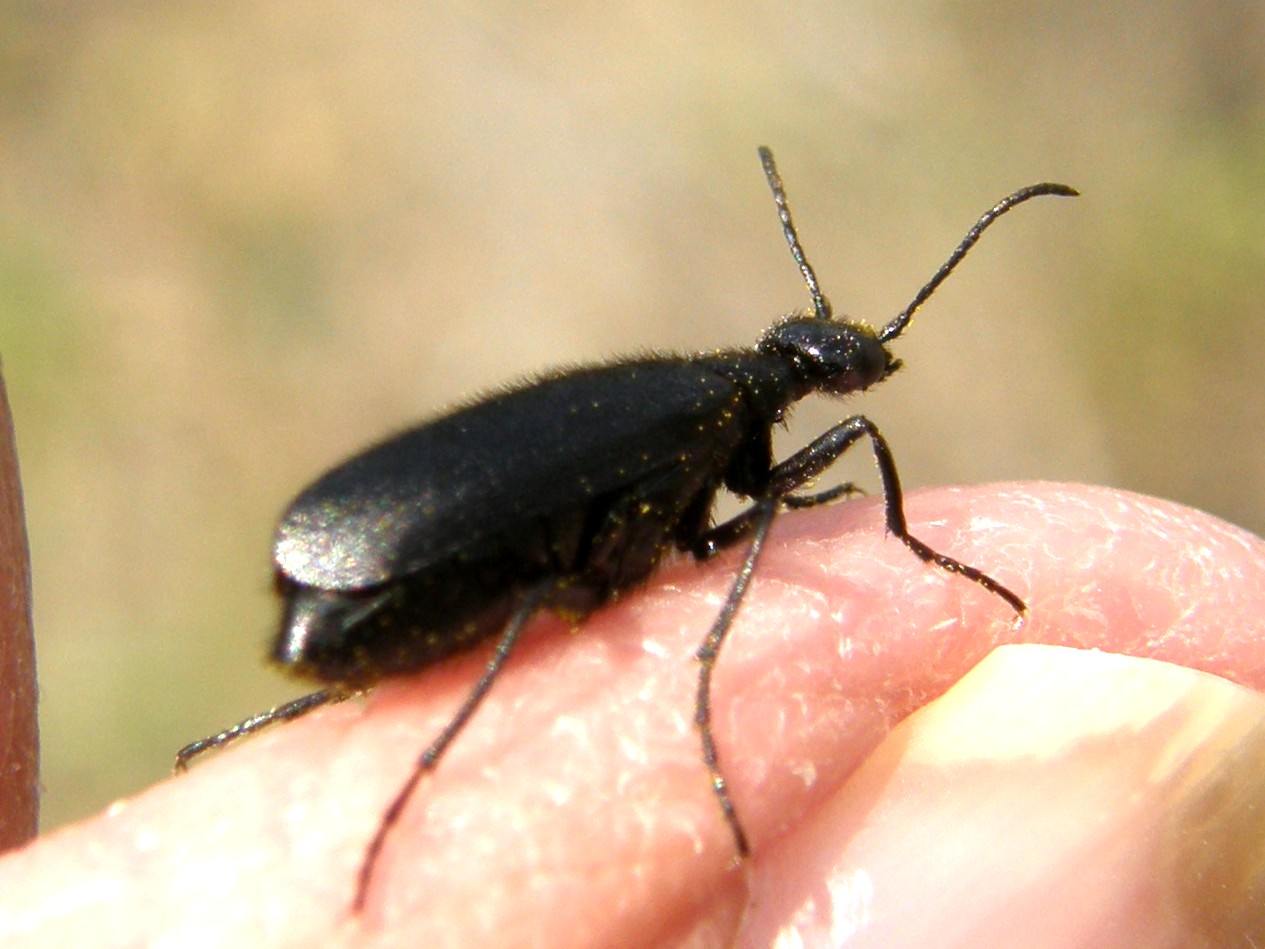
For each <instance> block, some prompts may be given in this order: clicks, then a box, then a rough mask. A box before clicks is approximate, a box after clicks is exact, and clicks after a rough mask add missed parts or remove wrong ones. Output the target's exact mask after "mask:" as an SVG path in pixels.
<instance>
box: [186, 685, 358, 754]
mask: <svg viewBox="0 0 1265 949" xmlns="http://www.w3.org/2000/svg"><path fill="white" fill-rule="evenodd" d="M356 694H357V692H356V691H355V690H345V689H321V691H319V692H312V693H310V694H308V695H303V696H300V697H299V698H297V699H294V700H293V701H290V702H286V703H285V704H284V705H278V706H277V707H276V708H272V709H269V710H268V711H266V712H261V713H260V714H258V715H252V716H251V717H250V718H248V719H246V720H245V721H241V722H238V723H237V724H236V725H234V726H233V727H232V728H226V729H224V731H222V732H220V733H219V734H218V735H212V736H211V737H210V738H202V739H199V740H198V741H194V742H190V743H189V744H187V745H185V746H184V747H183V748H181V749H180V750H179V751H177V752H176V765H175V768H174V770H175V772H176V773H177V774H179V773H180V772H182V771H185V770H187V769H188V767H189V762H191V761H192V760H193V759H194V758H199V757H201V756H202V755H203V754H205V753H206V752H208V751H211V750H213V749H216V748H223V747H224V746H225V745H231V744H232V743H233V742H235V741H237V740H238V739H240V738H245V737H246V736H247V735H253V734H254V733H255V732H257V731H259V730H260V729H262V728H267V727H268V726H269V725H274V724H276V723H277V722H288V721H291V720H292V719H296V718H300V717H302V716H304V715H306V714H307V713H308V712H310V711H312V710H313V709H317V708H320V707H321V706H322V705H329V704H331V703H333V702H342V701H344V700H346V699H349V698H351V697H352V696H353V695H356Z"/></svg>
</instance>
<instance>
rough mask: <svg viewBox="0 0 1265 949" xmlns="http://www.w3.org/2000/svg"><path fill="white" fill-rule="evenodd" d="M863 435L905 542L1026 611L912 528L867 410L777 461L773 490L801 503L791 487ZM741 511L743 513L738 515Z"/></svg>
mask: <svg viewBox="0 0 1265 949" xmlns="http://www.w3.org/2000/svg"><path fill="white" fill-rule="evenodd" d="M863 437H868V438H869V439H870V445H871V446H872V448H873V450H874V461H875V462H876V463H877V465H878V473H879V478H880V479H881V480H882V482H883V511H884V514H885V518H886V521H887V529H888V531H890V532H891V533H893V534H895V535H896V536H897V537H899V538H900V540H901V543H903V544H904V545H905V546H906V547H908V548H909V549H910V550H912V551H913V552H914V553H915V554H917V555H918V556H919V557H920V558H921V559H922V560H925V561H926V562H927V563H932V564H935V565H936V566H937V567H940V568H941V569H942V570H947V571H949V573H956V574H959V575H960V576H962V577H965V578H966V579H967V580H970V581H972V582H973V583H977V584H979V585H980V586H982V587H983V588H984V589H985V590H987V591H988V592H989V593H992V594H993V595H995V596H999V597H1001V598H1002V599H1003V600H1005V601H1006V603H1008V604H1009V605H1010V607H1011V608H1012V609H1013V610H1014V611H1015V612H1016V613H1018V614H1019V615H1020V616H1023V615H1024V614H1026V613H1027V611H1028V607H1027V605H1026V604H1025V603H1024V602H1023V600H1022V599H1021V598H1020V597H1019V596H1018V595H1017V594H1015V593H1014V592H1012V591H1011V590H1010V589H1008V588H1007V587H1006V586H1004V585H1003V584H1001V583H999V582H998V581H996V580H994V579H993V578H992V577H990V576H989V575H988V574H986V573H984V571H982V570H980V569H978V568H977V567H972V566H971V565H970V564H965V563H962V562H961V561H960V560H954V559H953V558H952V557H950V556H948V555H946V554H942V553H940V552H939V551H937V550H933V549H932V548H931V547H928V546H927V545H926V544H925V543H923V542H922V541H921V540H919V539H918V538H917V537H915V536H914V535H913V534H911V533H910V532H909V525H908V522H907V521H906V519H905V501H904V494H903V492H902V491H901V486H900V476H899V475H898V474H897V473H896V460H895V459H894V458H893V457H892V450H891V448H890V447H888V444H887V440H886V439H885V438H884V437H883V435H882V433H881V432H879V430H878V427H877V426H876V425H875V424H874V423H873V422H871V421H870V420H869V419H868V418H866V417H865V416H864V415H854V416H852V418H849V419H844V420H843V421H842V422H840V423H839V424H838V425H836V426H835V427H834V428H832V429H830V430H829V431H827V432H825V433H824V434H822V435H821V436H819V437H818V438H815V439H813V441H812V443H811V444H809V445H808V446H807V447H805V448H802V449H800V450H799V451H797V452H796V453H795V454H793V455H791V457H790V458H788V459H786V460H785V461H783V462H782V463H781V464H779V465H776V466H775V467H774V468H773V472H772V474H771V476H770V479H769V496H770V497H772V498H780V499H782V500H783V502H784V503H786V504H787V506H788V507H789V506H796V503H795V502H793V501H792V500H791V499H792V498H794V497H795V495H793V494H792V493H791V492H793V491H794V490H795V489H796V488H798V487H799V486H800V485H803V484H805V483H807V482H808V481H811V480H812V479H813V478H815V477H817V476H818V475H819V474H821V473H822V472H823V471H825V470H826V469H827V468H829V467H830V466H831V465H832V464H834V463H835V461H837V460H838V458H839V456H840V455H842V454H843V453H844V452H845V451H847V450H848V449H849V448H851V447H852V445H853V444H855V443H856V442H857V441H858V440H859V439H861V438H863ZM823 493H824V494H828V493H829V492H823ZM813 497H816V496H810V503H817V502H815V501H811V498H813ZM744 513H745V512H744ZM742 516H743V515H739V517H742ZM722 526H726V525H722Z"/></svg>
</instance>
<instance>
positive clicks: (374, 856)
mask: <svg viewBox="0 0 1265 949" xmlns="http://www.w3.org/2000/svg"><path fill="white" fill-rule="evenodd" d="M557 585H558V584H557V581H556V580H549V581H546V582H543V583H538V584H536V586H534V587H531V588H530V589H529V590H527V592H526V593H524V594H523V597H522V599H521V600H520V601H519V603H518V605H517V606H516V607H515V608H514V612H513V614H511V616H510V618H509V622H508V623H506V624H505V629H504V631H503V632H502V633H501V638H500V640H499V641H498V642H497V644H496V648H495V649H494V650H493V651H492V657H491V658H490V659H488V663H487V665H486V666H485V667H484V669H483V675H481V676H479V681H478V682H476V683H475V684H474V688H472V689H471V690H470V691H469V693H468V694H467V695H466V697H465V700H464V701H463V702H462V703H461V706H460V707H459V708H458V709H457V711H456V713H455V714H454V715H453V716H452V718H451V719H449V721H448V724H447V725H445V726H444V729H443V731H441V732H440V733H439V736H438V737H437V738H436V739H435V740H434V741H432V742H431V743H430V745H429V746H427V748H426V750H425V751H423V752H422V754H421V757H420V758H418V759H417V763H416V764H414V765H413V773H412V774H410V775H409V778H408V780H407V781H405V782H404V786H403V787H401V788H400V790H399V791H398V792H397V793H396V795H395V798H394V799H393V800H392V801H391V805H390V806H389V807H388V808H387V809H386V811H384V812H383V814H382V820H381V821H379V822H378V830H377V832H376V833H375V834H374V835H373V840H372V841H370V843H369V846H368V848H367V849H366V850H365V856H364V861H363V862H362V863H361V864H360V875H359V877H358V878H357V882H356V899H355V902H354V903H353V904H352V911H353V912H354V913H359V912H360V911H361V910H362V909H364V905H365V897H366V895H367V894H368V891H369V881H370V879H371V878H372V876H373V867H374V864H376V863H377V861H378V855H379V854H381V852H382V845H383V844H384V843H386V838H387V835H388V834H389V833H390V832H391V828H393V827H394V826H395V824H396V822H397V821H398V820H399V819H400V815H401V814H402V813H404V808H405V807H406V806H407V805H408V802H409V798H411V797H412V796H413V792H414V791H415V790H416V789H417V786H418V784H420V783H421V780H422V778H423V777H425V776H426V774H427V773H428V772H429V771H430V770H431V769H433V768H434V767H435V765H436V764H438V763H439V759H440V758H441V757H442V756H443V754H444V752H445V751H446V750H447V748H448V746H449V745H450V744H452V741H453V739H454V738H456V737H457V734H458V733H459V732H460V731H461V729H462V728H464V727H465V725H466V723H467V722H468V721H470V718H471V717H472V716H473V715H474V713H475V712H476V711H477V710H478V708H479V705H480V704H481V703H482V702H483V699H484V698H485V697H486V696H487V693H488V690H489V689H490V688H491V687H492V683H493V682H494V681H495V680H496V677H497V675H498V674H499V673H500V671H501V668H502V667H503V666H504V665H505V660H506V659H508V658H509V654H510V652H511V651H512V650H513V648H514V643H515V642H517V641H518V635H519V633H521V632H522V631H523V628H524V627H525V626H526V625H527V622H528V620H530V619H531V618H532V617H533V616H534V615H535V614H536V611H537V610H538V609H540V607H541V605H542V604H543V603H544V601H545V599H546V597H547V596H548V595H549V593H550V592H552V591H553V590H554V589H556V587H557Z"/></svg>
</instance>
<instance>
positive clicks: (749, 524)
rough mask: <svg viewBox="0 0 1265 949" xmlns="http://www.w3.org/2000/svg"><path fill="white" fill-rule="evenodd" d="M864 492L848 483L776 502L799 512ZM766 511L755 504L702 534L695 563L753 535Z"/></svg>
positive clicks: (694, 548) (694, 546) (695, 548)
mask: <svg viewBox="0 0 1265 949" xmlns="http://www.w3.org/2000/svg"><path fill="white" fill-rule="evenodd" d="M864 493H865V491H864V490H863V489H861V488H859V487H857V486H856V485H855V484H853V483H852V482H848V483H847V484H837V485H835V486H834V487H833V488H827V489H826V490H825V491H819V492H817V493H816V494H786V495H783V496H781V497H780V498H778V499H777V503H778V505H779V506H781V507H786V508H790V509H792V510H799V509H801V508H806V507H817V506H818V505H819V504H829V503H830V502H831V501H836V500H838V499H839V498H841V497H849V498H850V497H852V496H853V495H856V494H864ZM762 512H763V508H762V507H761V506H760V505H759V504H756V505H753V506H752V507H749V508H747V509H746V510H745V511H742V512H741V513H739V514H736V515H734V516H733V517H732V518H730V519H729V520H727V521H725V522H724V523H723V524H717V525H716V526H715V527H713V528H711V529H710V530H708V531H706V532H704V533H703V534H701V535H700V536H699V537H698V539H697V540H695V541H694V543H693V544H692V545H691V547H690V551H691V553H693V554H694V557H695V559H696V560H710V559H711V558H712V557H714V556H716V555H717V554H718V553H720V552H721V551H722V550H724V549H725V548H726V547H732V546H733V545H734V544H736V543H737V542H738V541H740V540H742V539H743V538H745V537H748V536H750V534H751V532H752V530H754V529H755V526H756V523H757V522H758V521H759V520H760V518H761V517H762V516H763V514H762Z"/></svg>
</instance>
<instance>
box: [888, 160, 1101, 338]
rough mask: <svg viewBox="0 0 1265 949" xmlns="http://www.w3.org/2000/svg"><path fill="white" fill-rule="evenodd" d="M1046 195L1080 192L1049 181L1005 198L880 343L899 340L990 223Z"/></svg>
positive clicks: (969, 233) (977, 224)
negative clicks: (1016, 207)
mask: <svg viewBox="0 0 1265 949" xmlns="http://www.w3.org/2000/svg"><path fill="white" fill-rule="evenodd" d="M1045 194H1053V195H1059V196H1062V197H1065V198H1074V197H1076V196H1077V195H1079V194H1080V192H1079V191H1077V190H1076V189H1075V188H1069V187H1068V186H1067V185H1060V184H1055V183H1054V182H1050V181H1045V182H1042V183H1041V184H1039V185H1028V187H1026V188H1020V189H1019V190H1018V191H1016V192H1015V193H1014V194H1012V195H1010V196H1009V197H1006V198H1002V199H1001V200H1000V201H999V202H997V204H995V205H993V207H992V208H991V209H990V210H988V211H986V212H985V213H984V216H983V217H981V218H980V219H979V220H978V221H976V222H975V226H974V227H973V228H971V229H970V230H969V231H967V232H966V236H965V237H964V238H962V243H960V244H958V246H957V249H956V250H955V251H954V252H953V253H952V254H950V255H949V259H948V260H946V261H945V262H944V263H943V264H942V265H941V266H940V269H939V270H937V271H936V275H935V276H934V277H932V278H931V279H930V280H928V281H927V285H926V286H925V287H923V288H922V289H921V290H919V291H918V295H917V296H916V297H914V299H913V302H912V303H910V304H909V306H907V307H905V309H904V310H902V311H901V313H900V315H899V316H897V317H896V318H895V319H894V320H892V321H891V322H890V323H888V324H887V325H886V326H884V327H883V328H882V329H881V330H879V334H878V338H879V342H881V343H885V342H887V341H888V340H889V339H895V338H896V337H897V336H899V335H900V334H901V331H902V330H904V328H905V327H906V326H908V325H909V321H910V320H911V319H912V318H913V315H914V312H915V311H916V310H917V309H918V308H919V307H920V306H922V305H923V304H924V303H926V302H927V298H928V297H930V296H931V294H933V293H935V292H936V289H937V288H938V287H939V286H940V284H942V283H944V280H945V278H946V277H948V276H949V274H951V273H953V268H954V267H956V266H957V265H958V264H959V263H961V262H962V258H963V257H965V256H966V252H967V251H969V250H970V249H971V248H972V247H974V246H975V242H976V241H978V240H979V239H980V235H981V234H983V233H984V231H985V230H986V229H987V228H988V226H989V225H990V224H992V223H993V222H994V221H996V220H997V219H998V218H999V217H1001V216H1002V215H1003V214H1005V213H1006V212H1007V211H1009V210H1010V209H1011V208H1013V207H1015V206H1016V205H1020V204H1023V203H1024V202H1025V201H1027V200H1028V199H1029V198H1036V197H1040V196H1041V195H1045Z"/></svg>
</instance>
